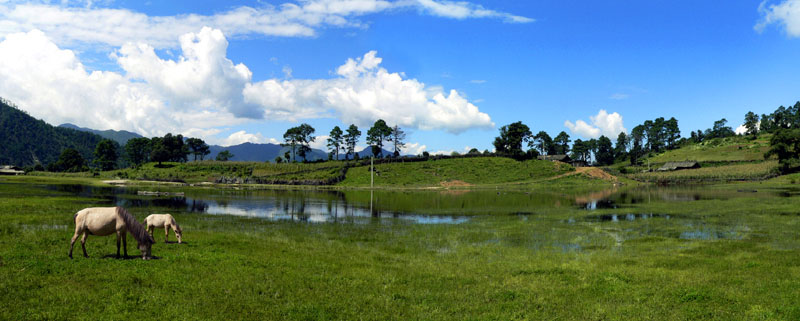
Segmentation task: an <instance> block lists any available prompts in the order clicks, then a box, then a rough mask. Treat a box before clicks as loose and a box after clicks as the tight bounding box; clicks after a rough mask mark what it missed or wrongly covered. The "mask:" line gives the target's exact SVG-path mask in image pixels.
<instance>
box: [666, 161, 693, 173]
mask: <svg viewBox="0 0 800 321" xmlns="http://www.w3.org/2000/svg"><path fill="white" fill-rule="evenodd" d="M692 168H700V164H699V163H697V162H692V161H686V162H668V163H666V164H664V166H661V167H660V168H659V169H657V171H659V172H669V171H677V170H681V169H692Z"/></svg>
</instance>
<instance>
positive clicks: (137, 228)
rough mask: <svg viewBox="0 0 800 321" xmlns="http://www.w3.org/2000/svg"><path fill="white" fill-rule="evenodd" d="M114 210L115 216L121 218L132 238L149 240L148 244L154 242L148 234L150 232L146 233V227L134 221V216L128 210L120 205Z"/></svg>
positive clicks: (139, 240) (142, 240) (140, 240)
mask: <svg viewBox="0 0 800 321" xmlns="http://www.w3.org/2000/svg"><path fill="white" fill-rule="evenodd" d="M116 212H117V216H118V217H120V218H122V220H123V221H124V222H125V228H126V229H127V230H128V232H130V233H131V235H133V238H135V239H136V241H137V242H139V243H146V242H150V244H153V243H155V242H156V241H155V240H153V237H152V236H150V233H147V229H146V228H145V227H144V226H142V224H141V223H139V222H138V221H136V218H135V217H133V215H131V213H128V210H126V209H124V208H122V207H121V206H117V208H116Z"/></svg>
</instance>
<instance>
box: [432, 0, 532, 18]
mask: <svg viewBox="0 0 800 321" xmlns="http://www.w3.org/2000/svg"><path fill="white" fill-rule="evenodd" d="M417 4H418V5H419V6H420V7H421V8H422V9H423V10H424V11H427V12H429V13H430V14H432V15H435V16H439V17H446V18H453V19H467V18H499V19H503V21H505V22H507V23H528V22H533V21H534V20H533V19H531V18H526V17H521V16H515V15H512V14H509V13H505V12H497V11H494V10H489V9H486V8H484V7H483V6H481V5H477V4H472V3H469V2H465V1H458V2H456V1H447V0H440V1H435V0H417Z"/></svg>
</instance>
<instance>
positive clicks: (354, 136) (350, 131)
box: [344, 124, 361, 160]
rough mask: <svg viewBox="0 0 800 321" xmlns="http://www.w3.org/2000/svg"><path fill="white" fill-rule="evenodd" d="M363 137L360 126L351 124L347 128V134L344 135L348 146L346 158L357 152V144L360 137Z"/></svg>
mask: <svg viewBox="0 0 800 321" xmlns="http://www.w3.org/2000/svg"><path fill="white" fill-rule="evenodd" d="M360 137H361V131H360V130H358V126H356V125H353V124H351V125H350V127H348V128H347V134H345V135H344V143H345V146H346V147H347V151H346V152H345V156H344V158H345V159H346V160H348V159H350V158H349V157H348V156H349V155H350V154H353V153H355V152H356V144H358V139H359V138H360Z"/></svg>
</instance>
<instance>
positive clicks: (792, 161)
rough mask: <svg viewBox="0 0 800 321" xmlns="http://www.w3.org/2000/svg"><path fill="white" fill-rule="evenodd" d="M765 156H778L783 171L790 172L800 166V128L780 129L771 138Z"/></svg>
mask: <svg viewBox="0 0 800 321" xmlns="http://www.w3.org/2000/svg"><path fill="white" fill-rule="evenodd" d="M769 144H770V149H769V151H767V153H766V154H764V158H765V159H766V158H769V157H771V156H773V155H775V156H778V163H779V164H780V165H781V166H780V168H781V171H782V172H784V173H788V172H790V171H793V170H795V169H797V167H798V166H800V129H779V130H777V131H776V132H775V134H774V135H772V138H770V140H769Z"/></svg>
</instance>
